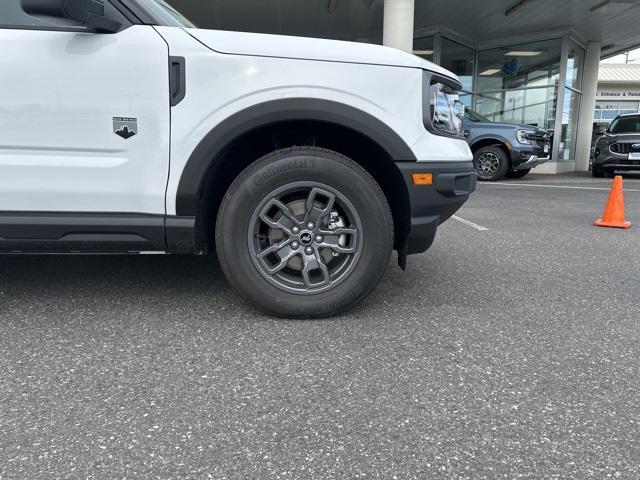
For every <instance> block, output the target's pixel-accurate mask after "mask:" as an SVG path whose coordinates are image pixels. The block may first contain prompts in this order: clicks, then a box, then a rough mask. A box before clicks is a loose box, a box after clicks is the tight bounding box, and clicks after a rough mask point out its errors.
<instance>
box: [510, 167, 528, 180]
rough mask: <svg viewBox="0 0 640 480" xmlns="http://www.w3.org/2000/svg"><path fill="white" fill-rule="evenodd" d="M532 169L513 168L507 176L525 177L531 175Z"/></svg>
mask: <svg viewBox="0 0 640 480" xmlns="http://www.w3.org/2000/svg"><path fill="white" fill-rule="evenodd" d="M530 171H531V169H530V168H525V169H523V170H511V171H510V172H507V178H524V177H526V176H527V175H529V172H530Z"/></svg>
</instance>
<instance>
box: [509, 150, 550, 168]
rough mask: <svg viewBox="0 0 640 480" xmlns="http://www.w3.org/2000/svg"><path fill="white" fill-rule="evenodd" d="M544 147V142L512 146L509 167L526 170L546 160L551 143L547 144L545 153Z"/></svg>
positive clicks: (548, 156) (547, 159) (548, 158)
mask: <svg viewBox="0 0 640 480" xmlns="http://www.w3.org/2000/svg"><path fill="white" fill-rule="evenodd" d="M544 148H545V146H544V144H542V145H540V144H535V145H519V146H517V147H516V146H513V147H512V149H511V168H512V169H513V170H527V169H530V168H534V167H537V166H538V165H542V164H543V163H546V162H548V161H549V160H550V155H549V152H550V151H551V145H549V144H547V149H548V150H547V152H546V153H545V151H544Z"/></svg>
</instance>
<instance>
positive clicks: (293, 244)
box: [291, 242, 300, 250]
mask: <svg viewBox="0 0 640 480" xmlns="http://www.w3.org/2000/svg"><path fill="white" fill-rule="evenodd" d="M298 247H300V244H299V243H298V242H293V243H292V244H291V248H293V249H294V250H297V249H298Z"/></svg>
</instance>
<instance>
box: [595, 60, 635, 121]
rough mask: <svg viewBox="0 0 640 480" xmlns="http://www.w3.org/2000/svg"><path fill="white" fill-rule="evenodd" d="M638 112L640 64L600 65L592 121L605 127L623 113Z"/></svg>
mask: <svg viewBox="0 0 640 480" xmlns="http://www.w3.org/2000/svg"><path fill="white" fill-rule="evenodd" d="M638 112H640V65H637V64H633V63H631V64H608V63H603V64H601V65H600V73H599V75H598V89H597V91H596V106H595V109H594V114H593V123H594V124H595V125H597V126H598V127H606V126H607V125H609V123H611V120H613V119H614V118H616V116H618V115H622V114H625V113H638Z"/></svg>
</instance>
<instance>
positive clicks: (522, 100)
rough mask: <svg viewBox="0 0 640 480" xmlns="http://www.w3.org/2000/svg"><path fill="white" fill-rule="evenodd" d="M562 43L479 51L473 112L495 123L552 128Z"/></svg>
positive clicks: (552, 41) (555, 42)
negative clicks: (475, 111)
mask: <svg viewBox="0 0 640 480" xmlns="http://www.w3.org/2000/svg"><path fill="white" fill-rule="evenodd" d="M561 46H562V41H561V40H560V39H557V40H546V41H543V42H532V43H526V44H520V45H513V46H508V47H501V48H494V49H491V50H483V51H480V53H479V55H478V92H477V100H476V110H477V111H478V112H479V113H481V114H483V115H485V116H487V117H489V118H491V119H493V120H494V121H497V122H506V123H522V124H532V125H537V126H539V127H542V128H546V129H547V130H550V131H552V130H553V129H554V127H555V117H556V104H557V98H558V87H557V85H558V81H559V79H560V63H561V62H560V57H561Z"/></svg>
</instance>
